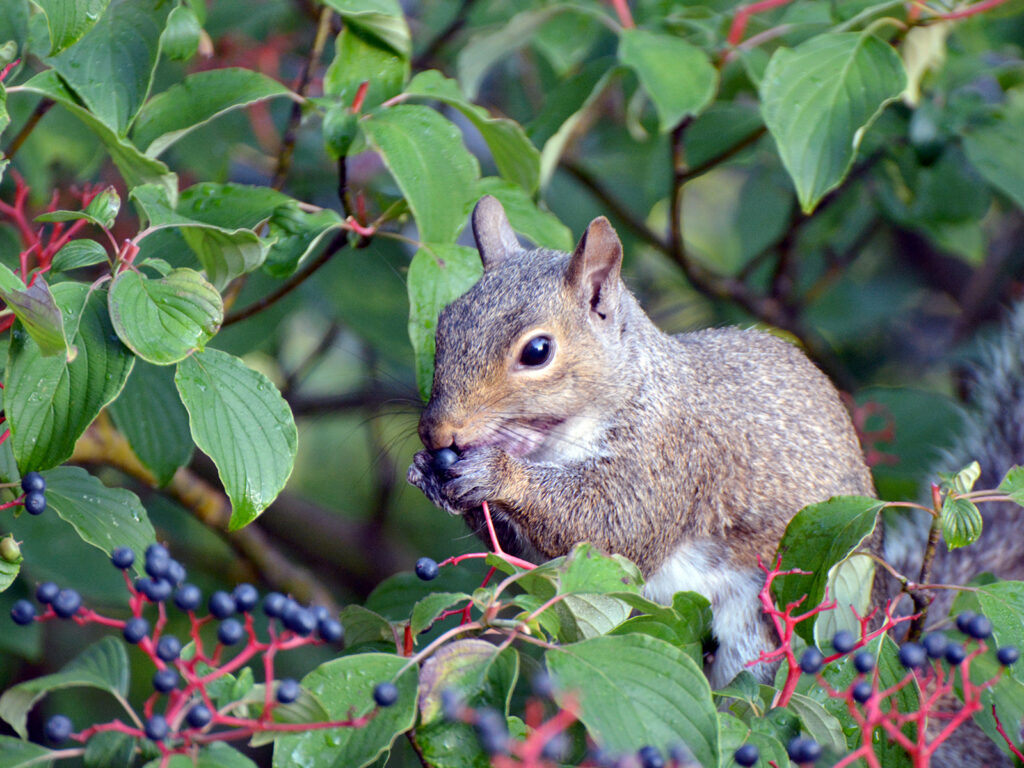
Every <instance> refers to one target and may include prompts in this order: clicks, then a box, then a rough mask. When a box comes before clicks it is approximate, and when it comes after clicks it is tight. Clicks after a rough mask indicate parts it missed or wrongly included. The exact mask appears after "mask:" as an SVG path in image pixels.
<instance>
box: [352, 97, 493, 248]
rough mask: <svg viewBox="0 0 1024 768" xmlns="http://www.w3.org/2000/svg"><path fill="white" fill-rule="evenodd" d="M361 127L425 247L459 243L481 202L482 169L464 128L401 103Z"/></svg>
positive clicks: (435, 114) (370, 119) (434, 113)
mask: <svg viewBox="0 0 1024 768" xmlns="http://www.w3.org/2000/svg"><path fill="white" fill-rule="evenodd" d="M360 127H361V128H362V131H363V133H364V135H365V136H366V137H367V139H368V140H369V142H370V144H371V145H372V146H373V148H374V149H375V150H377V152H379V153H380V156H381V159H383V161H384V164H385V165H386V166H387V168H388V171H390V172H391V175H392V176H393V177H394V179H395V181H396V182H397V183H398V186H399V188H400V189H401V190H402V194H403V195H404V196H405V198H406V200H407V201H408V202H409V207H410V208H411V209H412V214H413V216H414V217H415V219H416V226H417V227H418V228H419V239H420V241H421V242H423V243H438V244H447V243H454V242H455V237H456V236H457V235H458V233H459V232H460V231H461V230H462V228H463V226H464V225H465V223H466V217H467V215H468V213H469V208H470V206H471V205H472V203H473V202H475V197H474V195H475V191H476V182H477V179H478V177H479V176H480V168H479V167H478V166H477V162H476V158H475V157H473V155H471V154H470V153H469V151H468V150H467V149H466V147H465V146H464V145H463V144H462V136H461V134H460V133H459V129H458V128H456V127H455V126H454V125H453V124H452V123H451V122H449V121H448V120H445V119H444V118H443V117H441V116H440V115H439V114H437V112H435V111H434V110H432V109H430V108H429V107H424V106H420V105H412V104H399V105H398V106H396V107H392V108H390V109H386V110H383V111H381V112H378V113H375V114H373V115H370V116H368V117H366V118H364V119H363V120H361V121H360Z"/></svg>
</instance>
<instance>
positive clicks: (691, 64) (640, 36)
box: [619, 29, 718, 133]
mask: <svg viewBox="0 0 1024 768" xmlns="http://www.w3.org/2000/svg"><path fill="white" fill-rule="evenodd" d="M619 60H620V61H621V62H622V63H623V64H625V65H626V66H627V67H630V68H631V69H632V70H633V71H634V72H636V74H637V77H639V78H640V84H641V85H642V86H643V88H644V90H645V91H646V92H647V95H648V96H650V97H651V101H653V102H654V108H655V110H657V112H658V125H659V128H660V130H661V132H662V133H667V132H668V131H671V130H672V129H673V128H675V127H676V126H677V125H679V123H680V122H681V121H682V119H683V118H684V117H691V116H694V115H698V114H700V113H701V112H702V111H703V110H704V108H705V107H707V106H708V105H709V104H710V103H711V101H712V99H714V97H715V90H716V88H717V86H718V71H717V70H716V69H715V68H714V66H712V64H711V61H710V59H709V58H708V55H707V54H706V53H705V52H704V51H702V50H701V49H700V48H697V47H696V46H694V45H690V44H689V43H688V42H686V41H685V40H682V39H680V38H678V37H676V36H675V35H667V34H664V33H660V32H649V31H647V30H644V29H624V30H623V31H622V36H621V39H620V40H619Z"/></svg>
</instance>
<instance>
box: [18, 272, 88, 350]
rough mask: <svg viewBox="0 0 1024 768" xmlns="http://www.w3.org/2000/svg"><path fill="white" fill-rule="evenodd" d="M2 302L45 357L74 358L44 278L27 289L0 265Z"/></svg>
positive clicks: (19, 279)
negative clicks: (62, 356) (61, 356)
mask: <svg viewBox="0 0 1024 768" xmlns="http://www.w3.org/2000/svg"><path fill="white" fill-rule="evenodd" d="M0 299H3V300H4V303H6V304H7V307H8V309H10V310H11V311H12V312H14V315H15V317H17V318H18V319H19V320H20V321H21V325H22V327H23V328H24V329H25V331H27V332H28V335H29V336H30V337H31V338H32V340H33V341H34V342H35V343H36V344H38V345H39V351H40V353H41V354H42V355H43V357H50V356H52V355H64V357H65V359H71V358H73V357H74V355H75V350H74V347H72V346H70V345H69V344H68V342H67V339H66V338H65V337H64V317H63V315H62V314H61V311H60V308H59V307H58V306H57V303H56V302H55V301H54V300H53V295H52V294H51V293H50V287H49V286H48V285H47V284H46V281H45V280H44V279H43V278H42V276H41V275H37V276H36V279H35V280H34V281H33V282H32V285H30V286H28V287H27V288H26V287H25V284H24V283H23V282H21V278H19V277H18V276H17V275H16V274H14V273H13V272H12V271H11V270H10V269H8V268H7V267H6V266H5V265H3V264H0Z"/></svg>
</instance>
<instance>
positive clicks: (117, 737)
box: [82, 731, 138, 768]
mask: <svg viewBox="0 0 1024 768" xmlns="http://www.w3.org/2000/svg"><path fill="white" fill-rule="evenodd" d="M137 744H138V741H137V740H136V739H134V738H132V737H131V736H129V735H128V734H127V733H117V732H116V731H102V732H100V733H95V734H93V735H92V736H90V737H89V741H87V742H86V743H85V754H84V755H83V756H82V760H83V762H84V763H85V766H86V768H131V765H132V763H133V762H134V758H135V747H136V746H137Z"/></svg>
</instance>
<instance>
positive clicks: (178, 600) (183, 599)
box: [174, 584, 203, 611]
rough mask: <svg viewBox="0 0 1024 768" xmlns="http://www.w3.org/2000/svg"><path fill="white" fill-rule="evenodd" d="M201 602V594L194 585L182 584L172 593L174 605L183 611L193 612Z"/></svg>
mask: <svg viewBox="0 0 1024 768" xmlns="http://www.w3.org/2000/svg"><path fill="white" fill-rule="evenodd" d="M201 602H203V592H202V590H201V589H199V587H197V586H196V585H195V584H182V585H181V586H180V587H178V591H177V592H175V593H174V604H175V605H176V606H178V607H179V608H180V609H181V610H183V611H194V610H195V609H196V608H198V607H199V604H200V603H201Z"/></svg>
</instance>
